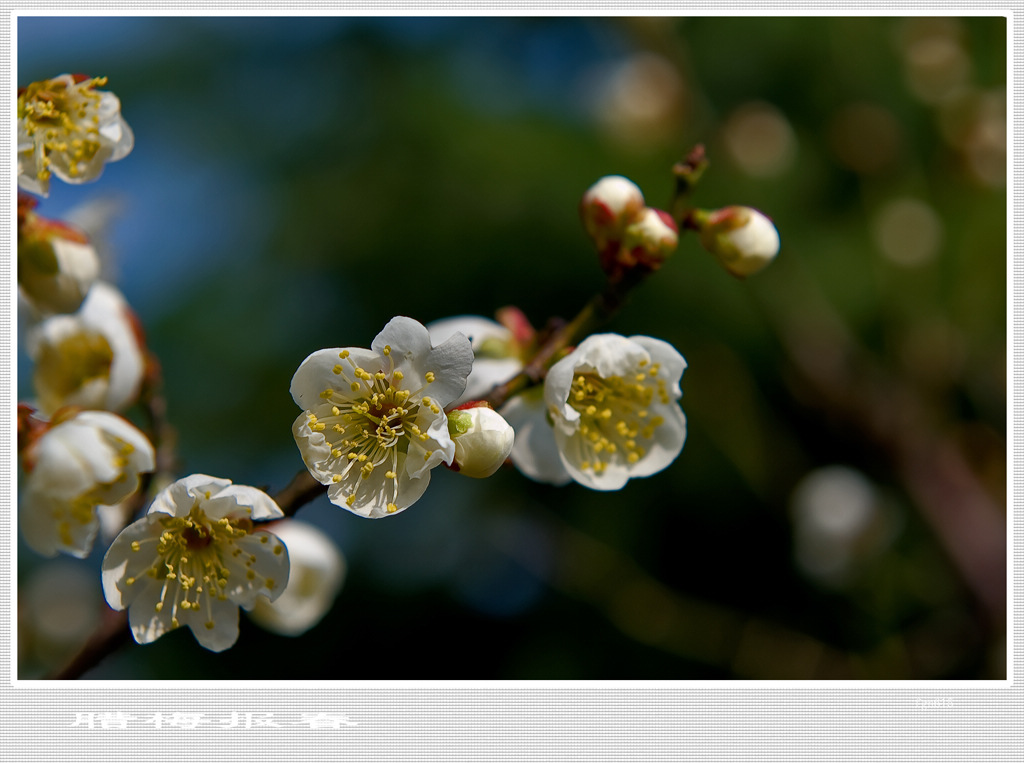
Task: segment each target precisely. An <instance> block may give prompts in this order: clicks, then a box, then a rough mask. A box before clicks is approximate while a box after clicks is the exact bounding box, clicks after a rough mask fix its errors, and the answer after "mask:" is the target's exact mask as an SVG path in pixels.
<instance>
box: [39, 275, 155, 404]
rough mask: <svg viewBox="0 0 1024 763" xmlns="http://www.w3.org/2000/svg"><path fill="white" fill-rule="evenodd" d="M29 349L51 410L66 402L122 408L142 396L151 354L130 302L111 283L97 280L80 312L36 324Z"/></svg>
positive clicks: (41, 400)
mask: <svg viewBox="0 0 1024 763" xmlns="http://www.w3.org/2000/svg"><path fill="white" fill-rule="evenodd" d="M26 348H27V350H28V355H29V357H30V358H31V359H32V360H33V361H34V363H35V368H34V369H33V379H32V380H33V383H34V386H35V389H36V394H37V395H38V398H39V399H38V405H39V408H40V410H42V411H43V412H44V413H46V414H52V413H53V412H54V411H56V410H57V409H59V408H61V407H63V406H66V405H77V406H81V407H83V408H95V409H102V410H108V411H121V410H124V409H125V408H127V407H128V406H129V405H131V404H132V403H133V402H134V401H135V400H136V398H137V397H138V394H139V389H140V387H141V384H142V377H143V373H144V371H145V358H144V356H143V352H142V348H141V347H140V345H139V339H138V336H137V334H136V330H135V326H134V324H133V317H132V313H131V310H130V308H129V307H128V303H127V302H126V301H125V299H124V297H123V296H122V295H121V293H120V292H119V291H118V290H117V289H116V288H114V287H113V286H111V285H110V284H107V283H104V282H102V281H97V282H96V283H94V284H93V286H92V288H91V289H90V290H89V296H88V297H86V299H85V302H83V303H82V308H81V309H80V310H79V311H78V312H77V313H74V314H73V315H54V316H51V317H49V318H46V319H44V320H42V321H40V322H39V323H38V324H36V325H34V326H32V327H31V328H30V329H29V330H28V332H27V335H26Z"/></svg>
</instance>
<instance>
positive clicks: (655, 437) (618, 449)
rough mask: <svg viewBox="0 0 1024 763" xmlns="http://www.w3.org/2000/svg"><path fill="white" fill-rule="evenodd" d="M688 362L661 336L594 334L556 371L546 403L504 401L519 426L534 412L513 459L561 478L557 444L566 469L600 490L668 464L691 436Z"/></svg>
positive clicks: (544, 477) (531, 471)
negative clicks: (685, 398)
mask: <svg viewBox="0 0 1024 763" xmlns="http://www.w3.org/2000/svg"><path fill="white" fill-rule="evenodd" d="M685 368H686V361H685V360H684V359H683V357H682V355H680V354H679V353H678V352H677V351H676V350H675V348H673V347H672V346H671V345H670V344H668V343H667V342H663V341H661V340H660V339H654V338H652V337H647V336H634V337H630V338H626V337H624V336H619V335H618V334H594V335H592V336H590V337H587V338H586V339H585V340H584V341H583V342H581V343H580V345H579V346H578V347H577V348H576V349H575V350H573V351H572V352H571V353H569V355H567V356H566V357H564V358H563V359H562V360H560V361H558V362H557V363H555V364H554V365H553V366H552V367H551V369H550V370H549V371H548V375H547V379H546V380H545V382H544V403H545V409H540V408H539V406H530V405H529V402H526V403H525V404H524V403H522V402H519V403H517V405H515V406H513V408H512V409H511V411H510V410H508V407H507V406H506V408H503V413H504V414H505V415H506V418H507V419H508V420H509V421H510V423H512V424H513V426H515V425H516V423H519V424H520V426H522V424H523V420H524V419H529V429H528V432H527V436H526V437H520V435H521V434H522V431H521V430H518V431H517V436H516V442H515V445H514V446H513V448H512V462H513V463H514V464H515V465H516V466H517V467H518V468H519V469H520V470H521V471H522V472H523V473H524V474H526V475H527V476H528V477H531V478H533V479H536V480H539V481H542V482H553V483H555V484H559V483H562V482H564V479H563V474H562V473H561V470H559V469H557V468H556V467H553V466H552V465H551V464H548V463H545V462H546V461H548V460H550V456H551V453H552V451H553V450H557V454H558V458H559V460H560V462H561V466H562V467H563V469H564V472H565V474H566V475H568V476H569V477H571V478H572V479H573V480H575V481H577V482H579V483H580V484H582V485H585V486H587V487H589V488H592V489H594V490H618V489H619V488H621V487H623V486H624V485H625V484H626V482H627V481H628V480H629V479H631V478H633V477H647V476H650V475H651V474H654V473H656V472H659V471H661V470H662V469H664V468H665V467H667V466H668V465H669V464H671V463H672V462H673V461H674V460H675V459H676V457H677V456H678V455H679V453H680V451H681V450H682V447H683V442H684V441H685V439H686V418H685V416H684V415H683V412H682V409H680V407H679V405H678V404H677V401H678V400H679V398H680V396H681V395H682V392H681V391H680V389H679V382H680V379H681V378H682V375H683V370H684V369H685ZM510 402H511V401H510ZM545 427H546V428H545ZM552 444H553V445H554V447H552Z"/></svg>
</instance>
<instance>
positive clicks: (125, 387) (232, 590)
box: [17, 74, 340, 651]
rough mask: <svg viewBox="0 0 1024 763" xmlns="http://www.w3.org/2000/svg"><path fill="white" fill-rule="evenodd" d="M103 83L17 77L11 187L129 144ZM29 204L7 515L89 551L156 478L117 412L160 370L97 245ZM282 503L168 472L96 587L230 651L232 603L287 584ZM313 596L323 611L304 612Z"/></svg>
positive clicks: (134, 616) (22, 232)
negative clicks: (16, 497) (26, 382)
mask: <svg viewBox="0 0 1024 763" xmlns="http://www.w3.org/2000/svg"><path fill="white" fill-rule="evenodd" d="M104 84H106V80H105V79H104V78H90V77H84V76H81V75H67V74H66V75H61V76H59V77H55V78H53V79H49V80H45V81H41V82H35V83H32V84H31V85H29V86H28V87H27V88H25V89H23V90H21V91H19V93H18V184H19V187H20V188H21V189H22V191H27V192H29V193H33V194H37V195H38V196H41V197H44V198H45V197H46V196H48V193H49V183H50V179H51V178H52V177H57V178H59V179H60V180H63V181H65V182H68V183H73V184H79V183H84V182H88V181H93V180H96V179H97V178H98V177H99V176H100V174H101V173H102V171H103V168H104V166H105V164H106V163H107V162H112V161H116V160H118V159H121V158H123V157H124V156H126V155H127V154H128V153H129V152H130V151H131V149H132V147H133V144H134V137H133V134H132V131H131V129H130V128H129V127H128V124H127V122H125V120H124V118H123V117H122V116H121V113H120V101H119V99H118V98H117V96H115V95H114V94H113V93H110V92H106V91H101V90H98V89H97V88H99V87H102V86H103V85H104ZM38 203H39V202H38V200H37V199H35V198H33V197H32V196H29V195H28V194H24V193H19V198H18V208H17V225H18V286H19V296H20V299H21V307H22V314H23V316H24V317H25V320H26V322H27V325H26V327H25V331H24V339H25V351H26V353H27V355H28V357H29V359H30V360H31V361H32V364H33V369H32V385H33V388H34V390H35V399H33V400H31V401H29V402H25V403H21V404H19V407H18V453H19V459H20V463H21V467H22V471H23V473H24V481H23V484H22V490H21V495H20V501H19V525H20V528H21V535H22V537H23V539H24V541H25V543H26V545H27V546H28V547H29V548H31V549H32V550H33V551H35V552H37V553H39V554H40V555H42V556H47V557H52V556H56V555H57V554H60V553H63V554H67V555H70V556H74V557H78V558H85V557H87V556H89V555H90V553H92V551H93V548H94V546H95V545H96V543H97V540H98V539H99V538H100V536H101V532H100V530H101V525H103V517H104V516H110V515H111V513H112V514H113V515H115V516H116V515H122V516H123V515H125V514H127V515H128V516H129V517H130V516H131V515H132V514H133V513H134V511H135V509H136V507H137V506H139V505H141V504H142V503H143V502H144V501H145V495H144V493H145V492H146V491H145V490H144V489H143V488H144V486H146V487H147V488H148V486H149V485H151V484H152V483H153V482H154V481H155V477H156V476H158V475H155V474H154V473H155V472H156V470H157V461H158V454H157V448H158V443H157V441H156V439H155V436H154V433H153V432H143V431H142V430H141V429H139V428H138V427H137V426H136V425H135V424H133V423H132V421H131V420H130V418H129V416H130V414H131V412H132V411H133V410H134V409H136V408H137V407H138V406H139V405H140V404H141V401H142V399H143V397H144V396H145V395H146V394H147V391H148V393H152V389H149V390H147V386H151V385H152V379H151V377H152V375H153V374H154V373H155V372H156V369H155V367H154V366H153V364H152V363H151V360H150V352H149V350H148V349H147V347H146V344H145V339H144V337H143V333H142V331H141V324H140V322H139V320H138V318H137V316H136V315H135V312H134V311H133V310H132V309H131V307H130V306H129V304H128V301H127V299H126V298H125V296H124V295H123V294H122V293H121V292H120V291H119V290H118V289H117V287H115V286H114V285H113V284H111V283H107V282H105V281H102V280H100V279H99V273H100V271H101V266H100V261H99V256H98V254H97V252H96V249H95V248H94V247H93V246H92V245H91V244H90V242H89V240H88V237H87V236H86V235H85V233H83V232H82V231H80V230H78V229H77V228H75V227H74V226H71V225H69V224H68V223H65V222H62V221H59V220H51V219H48V218H46V217H44V216H42V215H41V214H39V213H38V212H37V211H36V207H37V206H38ZM159 476H160V479H161V480H166V479H167V475H159ZM107 510H113V511H112V512H108V511H107ZM283 516H284V515H283V512H282V511H281V509H280V507H278V506H277V504H275V503H274V501H273V499H271V498H270V496H268V495H267V494H265V493H263V492H262V491H260V490H257V489H255V488H252V487H247V486H243V485H233V484H232V483H231V482H230V481H229V480H225V479H220V478H215V477H209V476H207V475H202V474H194V475H191V476H189V477H184V478H182V479H179V480H176V481H173V482H171V484H170V485H168V486H167V487H166V488H165V489H164V490H162V491H160V492H159V493H157V494H156V495H155V496H154V497H153V498H152V501H151V502H150V504H149V508H148V511H147V512H146V513H145V515H144V516H142V517H141V518H140V519H138V520H136V521H134V522H131V523H130V524H128V525H127V527H125V526H124V522H121V523H120V524H119V525H118V526H116V527H115V528H114V531H113V533H112V534H113V535H116V537H115V538H114V539H113V542H112V543H110V545H109V547H108V548H107V550H106V553H105V555H104V558H103V565H102V567H103V574H102V587H103V592H104V595H105V598H106V600H107V602H108V604H109V605H110V606H111V607H113V608H114V609H127V610H128V620H129V624H130V626H131V630H132V633H133V635H134V636H135V639H136V641H138V642H139V643H148V642H150V641H153V640H154V639H156V638H158V637H159V636H161V635H162V634H163V633H166V632H167V631H170V630H173V629H175V628H178V627H180V626H188V627H189V628H190V629H191V630H192V632H193V633H194V634H195V636H196V639H197V640H198V641H199V643H200V644H201V645H202V646H204V647H206V648H208V649H211V650H213V651H220V650H223V649H226V648H227V647H229V646H231V645H232V644H233V643H234V642H235V640H236V639H237V637H238V613H239V608H243V609H247V610H249V609H253V608H254V607H255V606H256V605H257V602H258V601H262V600H266V601H267V602H268V606H270V607H273V606H274V604H273V603H271V602H275V601H276V600H278V599H279V598H282V597H283V594H284V593H285V592H286V590H287V588H288V586H287V584H288V580H289V568H290V565H289V554H288V551H287V549H286V547H285V545H284V543H283V542H282V541H281V540H280V538H278V537H276V536H275V535H274V534H273V533H272V532H270V531H268V530H267V529H265V527H266V523H267V522H268V521H269V520H275V519H280V518H282V517H283ZM260 522H262V523H264V525H262V526H261V525H260V524H258V523H260ZM289 532H290V531H289ZM296 545H297V546H298V548H299V551H298V553H297V557H298V558H299V559H300V560H304V559H306V558H307V556H308V554H307V553H306V551H307V549H308V548H310V546H311V543H310V542H309V541H308V540H307V539H305V538H303V539H301V540H299V541H298V542H297V544H296ZM313 545H315V544H313ZM323 556H324V554H323V553H322V552H320V557H321V558H322V557H323ZM337 559H338V560H339V561H338V564H340V556H338V557H337ZM317 564H319V565H320V566H321V567H322V566H323V563H322V562H318V563H317ZM315 566H316V565H314V567H315ZM305 579H306V586H307V589H308V587H309V580H314V581H318V580H319V579H320V578H318V577H317V576H315V575H314V576H313V577H309V576H308V575H307V576H305ZM339 584H340V577H339V576H338V574H337V573H336V572H333V573H332V574H331V576H330V577H329V579H327V580H326V581H325V586H319V585H318V586H317V587H318V588H321V587H322V588H323V590H324V591H327V592H329V593H328V594H326V595H327V596H329V597H330V598H332V599H333V593H336V589H337V586H338V585H339ZM330 592H333V593H330ZM323 598H324V597H323V596H321V597H320V598H319V599H318V598H317V597H315V596H314V597H311V596H310V595H309V592H308V590H307V591H305V592H303V593H298V592H296V593H293V594H292V595H291V596H290V597H288V599H289V601H290V602H291V603H290V604H289V606H290V607H291V609H290V610H285V612H290V611H296V612H297V611H298V610H299V609H302V611H301V613H299V614H296V615H295V617H293V618H289V619H290V621H291V623H292V627H294V623H296V622H302V623H305V625H306V627H311V626H312V625H313V624H315V622H316V621H317V620H318V619H319V616H322V614H323V611H326V608H327V606H329V603H327V602H324V601H323ZM311 601H312V602H320V603H319V604H316V606H317V607H319V608H320V609H321V610H323V611H321V612H314V611H310V607H309V604H308V602H311ZM303 602H305V604H303ZM303 606H304V609H303ZM271 611H273V610H271ZM267 622H270V620H267ZM268 627H271V628H275V627H276V628H277V629H280V627H281V626H274V625H268Z"/></svg>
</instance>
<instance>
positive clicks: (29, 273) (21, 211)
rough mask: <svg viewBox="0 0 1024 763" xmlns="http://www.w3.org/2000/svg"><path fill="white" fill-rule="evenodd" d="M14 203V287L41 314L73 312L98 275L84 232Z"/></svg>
mask: <svg viewBox="0 0 1024 763" xmlns="http://www.w3.org/2000/svg"><path fill="white" fill-rule="evenodd" d="M24 199H25V203H22V198H19V200H18V201H19V203H18V286H19V287H20V288H21V292H22V294H23V295H24V296H25V298H26V299H27V300H28V302H29V303H30V304H31V305H32V306H33V307H34V308H35V309H36V311H37V312H38V313H40V314H42V315H46V314H49V313H73V312H75V311H76V310H78V308H79V307H81V305H82V301H83V300H84V299H85V295H86V294H87V293H88V292H89V287H91V286H92V284H93V281H95V280H96V277H97V276H98V275H99V272H100V262H99V257H97V255H96V250H95V249H94V248H93V247H92V245H91V244H90V243H89V239H88V238H87V237H86V235H85V234H84V233H82V232H81V231H79V230H77V229H75V228H73V227H72V226H70V225H67V224H65V223H61V222H58V221H56V220H48V219H46V218H45V217H41V216H39V215H37V214H36V213H35V212H33V211H32V207H33V206H34V204H35V202H34V200H32V199H31V197H27V196H26V197H24Z"/></svg>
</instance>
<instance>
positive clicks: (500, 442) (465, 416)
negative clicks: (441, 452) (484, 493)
mask: <svg viewBox="0 0 1024 763" xmlns="http://www.w3.org/2000/svg"><path fill="white" fill-rule="evenodd" d="M448 432H449V433H450V434H451V436H452V439H453V440H455V461H454V463H453V464H452V467H453V468H454V469H455V470H456V471H457V472H458V473H459V474H462V475H464V476H466V477H478V478H480V477H490V476H491V475H492V474H494V473H495V472H496V471H498V468H499V467H500V466H501V465H502V464H503V463H505V459H507V458H508V457H509V454H510V453H511V452H512V444H513V442H514V441H515V431H514V430H513V429H512V427H511V426H509V423H508V422H507V421H505V419H503V418H502V417H501V414H499V413H498V412H497V411H495V410H494V409H493V408H488V407H486V406H478V407H476V408H467V409H464V410H456V411H451V412H450V413H449V414H448Z"/></svg>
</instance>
